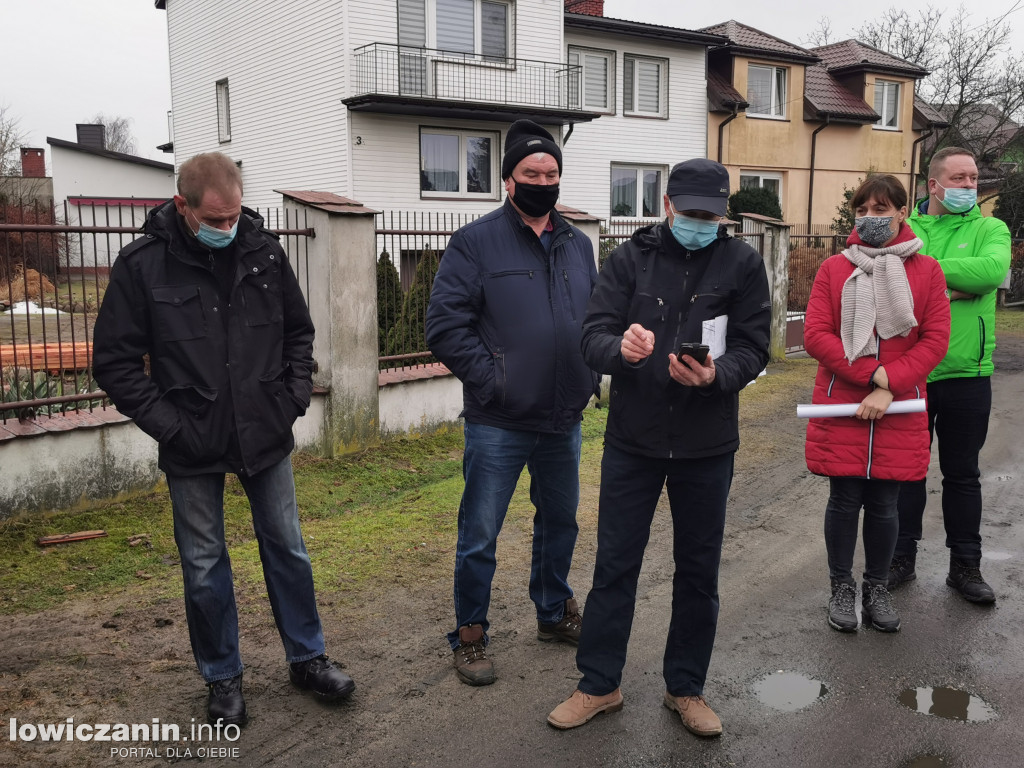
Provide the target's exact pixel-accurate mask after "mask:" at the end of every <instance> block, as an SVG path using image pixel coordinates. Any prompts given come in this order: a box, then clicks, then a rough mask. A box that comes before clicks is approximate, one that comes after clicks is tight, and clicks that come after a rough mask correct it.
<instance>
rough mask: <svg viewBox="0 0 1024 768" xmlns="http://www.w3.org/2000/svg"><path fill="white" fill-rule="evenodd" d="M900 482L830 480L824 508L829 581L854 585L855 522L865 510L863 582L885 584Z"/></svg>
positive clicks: (840, 478) (836, 478)
mask: <svg viewBox="0 0 1024 768" xmlns="http://www.w3.org/2000/svg"><path fill="white" fill-rule="evenodd" d="M901 485H902V483H900V482H898V481H896V480H868V479H867V478H863V477H830V478H829V495H828V504H827V505H826V506H825V549H826V550H828V575H829V578H830V579H831V580H832V581H840V582H846V583H847V584H853V583H854V578H853V555H854V552H856V550H857V523H858V521H859V520H860V510H861V507H863V508H864V581H866V582H868V583H869V584H883V585H884V584H885V583H886V581H888V579H889V565H890V564H891V563H892V552H893V549H894V548H895V546H896V534H897V533H898V532H899V525H900V524H899V516H898V514H897V512H896V499H897V498H898V497H899V493H900V486H901Z"/></svg>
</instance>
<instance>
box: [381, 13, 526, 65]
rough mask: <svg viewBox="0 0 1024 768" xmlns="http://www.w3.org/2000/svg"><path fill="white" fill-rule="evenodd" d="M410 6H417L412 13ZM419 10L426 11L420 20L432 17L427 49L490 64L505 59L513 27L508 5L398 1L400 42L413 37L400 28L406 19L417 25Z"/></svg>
mask: <svg viewBox="0 0 1024 768" xmlns="http://www.w3.org/2000/svg"><path fill="white" fill-rule="evenodd" d="M412 6H416V11H415V12H412ZM430 6H433V7H434V11H435V12H434V14H431V13H430ZM419 8H424V9H425V10H424V14H425V16H424V17H423V18H431V16H432V17H433V19H434V24H433V25H432V27H433V28H432V29H430V30H429V32H432V33H433V43H434V45H432V46H428V47H433V48H439V49H440V50H442V51H454V52H456V53H470V54H475V55H479V56H483V57H484V58H485V59H492V60H503V59H505V58H507V57H508V55H509V49H510V47H511V46H510V44H509V30H510V28H511V26H512V25H511V23H510V22H511V18H512V13H511V7H510V3H508V2H502V1H501V0H400V2H399V31H398V35H399V39H400V40H402V39H406V38H408V37H413V35H411V34H405V33H404V31H403V29H402V28H401V27H402V26H403V25H404V24H405V23H406V19H409V20H412V19H416V20H417V22H418V19H419V18H420V16H419ZM403 9H404V14H403ZM410 23H413V22H411V21H410ZM428 42H430V39H429V38H428Z"/></svg>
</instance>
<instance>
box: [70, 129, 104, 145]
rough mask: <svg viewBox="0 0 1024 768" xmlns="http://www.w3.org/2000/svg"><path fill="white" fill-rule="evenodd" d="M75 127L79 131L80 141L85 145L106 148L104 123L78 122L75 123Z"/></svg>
mask: <svg viewBox="0 0 1024 768" xmlns="http://www.w3.org/2000/svg"><path fill="white" fill-rule="evenodd" d="M75 129H76V130H77V131H78V143H79V144H81V145H82V146H83V147H92V148H93V149H106V144H105V140H104V136H103V131H104V128H103V124H102V123H100V124H92V123H78V124H77V125H75Z"/></svg>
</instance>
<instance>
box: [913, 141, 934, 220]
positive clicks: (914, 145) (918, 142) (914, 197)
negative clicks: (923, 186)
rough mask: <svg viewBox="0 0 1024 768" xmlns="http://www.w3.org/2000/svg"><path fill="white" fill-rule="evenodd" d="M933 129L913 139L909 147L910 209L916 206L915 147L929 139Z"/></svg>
mask: <svg viewBox="0 0 1024 768" xmlns="http://www.w3.org/2000/svg"><path fill="white" fill-rule="evenodd" d="M933 133H935V129H932V130H930V131H925V132H924V133H922V134H921V136H920V138H917V139H914V143H913V144H911V145H910V205H911V209H913V206H914V205H916V204H917V200H916V197H917V145H918V144H920V143H921V142H922V141H924V140H925V139H927V138H929V137H930V136H931V135H932V134H933Z"/></svg>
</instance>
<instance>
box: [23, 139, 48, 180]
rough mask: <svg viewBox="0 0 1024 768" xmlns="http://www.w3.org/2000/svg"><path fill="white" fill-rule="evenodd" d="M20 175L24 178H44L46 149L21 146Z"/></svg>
mask: <svg viewBox="0 0 1024 768" xmlns="http://www.w3.org/2000/svg"><path fill="white" fill-rule="evenodd" d="M21 175H22V176H23V177H24V178H26V179H45V178H46V150H45V149H37V148H35V147H22V148H21Z"/></svg>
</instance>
